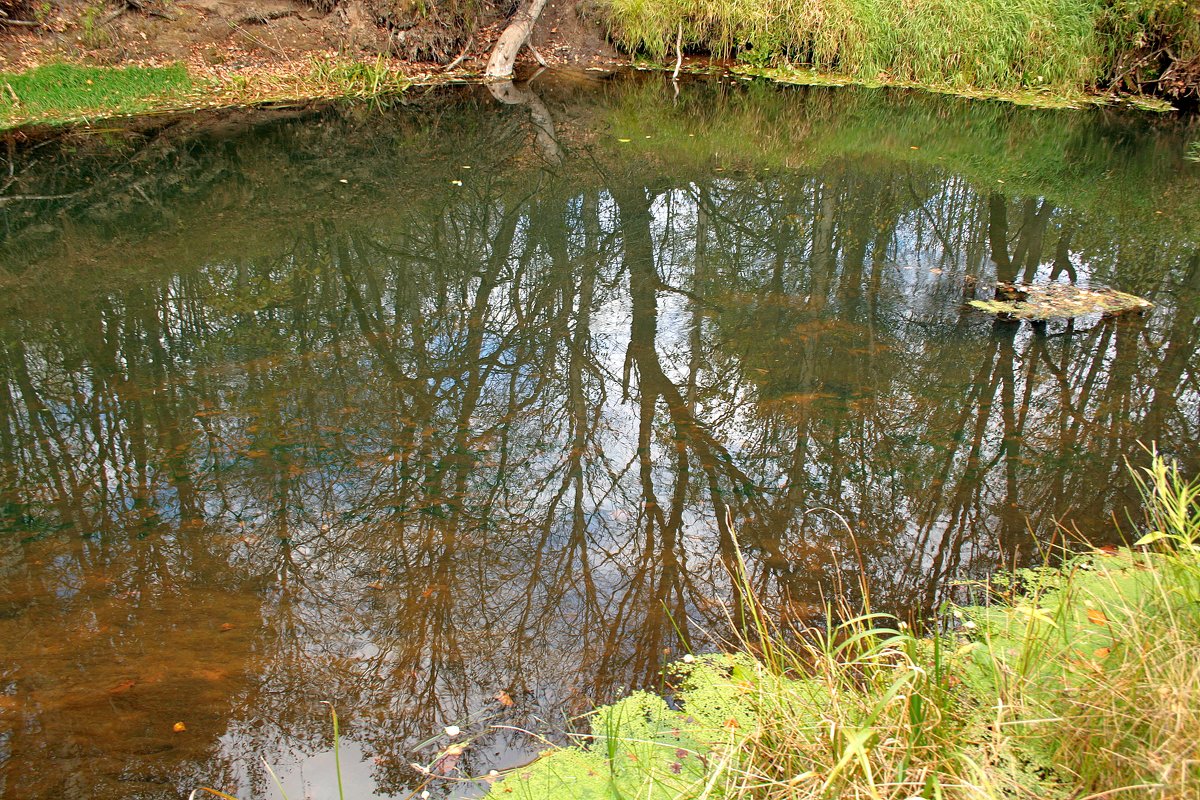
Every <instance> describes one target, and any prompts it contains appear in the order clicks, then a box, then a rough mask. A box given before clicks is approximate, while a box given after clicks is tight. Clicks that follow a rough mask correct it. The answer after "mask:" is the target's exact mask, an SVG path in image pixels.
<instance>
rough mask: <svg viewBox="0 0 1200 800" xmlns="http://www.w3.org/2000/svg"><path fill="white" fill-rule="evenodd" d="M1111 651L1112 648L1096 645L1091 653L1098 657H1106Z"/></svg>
mask: <svg viewBox="0 0 1200 800" xmlns="http://www.w3.org/2000/svg"><path fill="white" fill-rule="evenodd" d="M1111 652H1112V650H1111V649H1109V648H1107V647H1097V648H1096V652H1094V653H1092V655H1093V656H1095V657H1096V658H1098V659H1105V658H1108V654H1109V653H1111Z"/></svg>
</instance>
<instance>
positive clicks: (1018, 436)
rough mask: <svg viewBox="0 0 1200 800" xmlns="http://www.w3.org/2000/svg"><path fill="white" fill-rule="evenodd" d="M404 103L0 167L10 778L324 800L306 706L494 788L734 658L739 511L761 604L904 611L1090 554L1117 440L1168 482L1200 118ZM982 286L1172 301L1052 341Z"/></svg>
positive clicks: (1193, 249) (404, 770) (1199, 422)
mask: <svg viewBox="0 0 1200 800" xmlns="http://www.w3.org/2000/svg"><path fill="white" fill-rule="evenodd" d="M417 94H418V93H414V94H413V95H412V96H410V97H409V98H408V99H407V101H406V103H405V104H404V105H396V106H394V107H390V108H379V107H364V106H338V107H330V108H321V109H285V110H277V111H275V112H272V113H268V114H264V115H261V116H258V115H237V116H235V117H227V118H224V119H222V120H218V121H215V122H214V121H212V120H205V119H199V120H197V119H194V118H186V119H182V120H177V121H169V122H167V123H161V124H156V125H154V126H153V127H145V126H142V127H138V126H134V127H133V128H124V127H123V128H120V129H114V130H110V131H105V132H101V133H97V134H91V135H80V136H71V137H67V138H64V139H60V140H55V141H49V142H26V143H23V144H22V143H16V144H15V145H14V146H13V147H12V148H10V151H9V156H8V161H7V164H6V165H5V166H6V167H8V168H9V170H8V174H9V175H10V176H11V178H12V179H11V180H10V181H9V182H8V183H7V184H6V188H5V189H4V192H3V194H4V196H5V197H4V199H3V205H0V217H2V218H3V219H2V220H0V221H2V224H3V227H2V228H0V235H2V239H0V291H2V296H0V797H4V798H13V799H14V800H16V799H17V798H21V799H23V800H24V799H30V800H32V799H35V798H36V799H38V800H40V799H41V798H84V797H105V798H168V797H185V796H186V795H187V793H188V792H189V791H191V790H192V789H193V788H195V787H197V786H200V785H208V786H214V787H217V788H220V789H223V790H225V791H229V792H232V793H235V794H237V795H239V796H240V797H242V798H247V799H248V798H272V797H278V794H277V792H276V790H275V789H274V788H273V787H272V786H271V784H270V779H269V777H268V775H267V773H266V771H265V769H264V768H263V766H262V763H261V761H260V759H265V760H266V761H267V762H269V763H270V764H271V765H272V766H273V767H274V768H275V769H276V770H277V771H278V772H279V774H280V776H281V778H282V779H283V780H284V782H285V784H286V786H287V788H288V790H289V797H291V798H299V797H307V796H313V797H325V798H327V797H333V796H335V794H334V791H335V784H334V776H333V769H332V768H333V758H332V731H331V728H330V724H329V720H328V716H327V711H326V709H325V707H324V706H323V705H322V702H323V701H330V702H332V703H333V704H334V705H335V706H336V708H337V709H338V711H339V713H340V714H341V715H342V722H343V737H342V767H343V771H344V773H345V778H346V782H347V796H349V797H363V796H369V795H370V794H371V793H372V792H375V793H377V794H378V795H381V796H398V797H405V796H407V795H408V794H409V792H410V791H412V790H414V789H419V788H420V787H421V785H422V778H421V777H420V775H419V774H418V773H417V772H416V771H414V770H413V769H412V768H411V767H410V763H412V762H428V760H429V759H430V758H431V757H432V755H433V752H434V751H433V748H430V747H427V746H423V745H422V743H423V742H426V741H427V740H429V739H430V738H431V737H433V736H435V735H436V734H437V733H438V732H439V731H440V730H441V728H442V726H444V725H448V724H457V725H459V726H461V727H463V728H464V729H466V730H468V731H470V732H471V733H472V734H473V735H474V734H477V735H478V736H477V738H475V739H474V740H473V743H472V745H471V747H470V748H469V749H468V750H467V752H466V754H465V756H464V759H463V762H462V764H461V765H460V769H459V771H458V772H457V773H456V775H458V776H462V777H467V776H474V775H480V774H483V773H486V772H487V770H489V769H492V768H496V767H500V768H502V767H504V766H508V765H512V764H516V763H520V762H521V761H523V760H525V759H527V758H529V757H530V756H531V755H532V754H534V753H536V752H537V751H538V750H539V749H540V748H541V747H542V745H541V744H540V743H539V741H538V740H537V739H535V738H533V737H531V736H530V735H528V734H526V733H522V732H521V731H519V730H517V729H525V730H530V731H540V732H550V733H557V732H561V731H562V730H564V729H565V728H567V727H569V726H570V720H571V719H572V718H573V717H574V716H575V715H578V714H580V713H582V712H585V711H587V710H588V709H589V708H591V707H592V706H593V705H594V704H596V703H601V702H605V701H607V700H609V699H611V698H613V697H614V696H617V695H619V694H620V693H621V691H622V690H623V689H625V688H627V687H634V686H652V687H653V686H655V685H658V682H659V678H658V670H659V669H660V667H661V666H662V664H663V663H664V662H665V661H666V660H669V659H670V658H672V657H676V656H678V655H679V654H680V653H682V652H684V651H685V648H689V647H690V648H694V649H701V650H702V649H705V648H711V647H716V646H719V645H718V644H716V643H715V642H716V640H719V639H720V638H721V637H722V636H724V635H725V633H726V630H725V626H724V624H723V619H724V612H723V610H722V605H721V602H722V601H723V600H724V599H726V598H727V597H728V576H727V572H726V563H727V562H728V560H729V559H730V557H731V555H732V553H733V548H734V547H735V542H734V540H733V538H732V535H731V531H730V529H729V528H728V527H727V525H726V520H727V519H728V520H730V521H732V523H733V525H734V526H735V528H736V530H737V532H738V533H737V535H738V538H739V540H740V544H741V547H742V548H743V552H744V553H745V555H746V558H747V559H748V563H749V565H750V568H751V570H752V573H753V580H754V582H755V584H756V585H758V586H759V587H760V588H761V591H762V592H763V594H764V596H765V597H766V598H767V599H768V602H769V603H770V604H771V605H772V607H773V608H774V609H775V610H776V612H777V613H778V614H779V615H781V616H783V617H787V618H793V619H804V620H810V621H815V620H818V619H820V618H821V616H822V611H821V603H822V602H823V600H822V598H836V597H839V596H843V595H845V596H847V597H848V599H849V602H851V603H854V602H857V600H858V598H857V596H856V595H855V593H854V589H853V587H856V586H857V585H858V582H859V579H860V578H862V579H864V580H865V581H866V582H867V583H868V585H869V587H870V590H871V592H872V595H873V600H874V603H875V605H876V607H879V608H884V609H890V610H893V611H895V612H897V613H899V614H902V615H907V616H920V615H921V614H924V613H927V612H928V611H929V610H930V609H931V608H934V607H936V605H937V604H938V603H939V602H940V601H941V600H942V599H943V598H945V597H946V596H947V592H948V591H950V590H949V589H948V588H947V583H948V581H949V580H950V579H954V578H961V577H970V576H978V575H982V574H986V573H988V572H989V571H991V570H993V569H995V568H996V567H997V566H998V565H1002V564H1005V563H1012V562H1013V561H1022V560H1026V559H1029V558H1030V557H1031V556H1033V555H1034V554H1035V553H1036V551H1037V549H1038V547H1039V546H1040V545H1042V544H1044V543H1047V542H1050V541H1052V540H1053V538H1054V537H1055V532H1056V530H1057V526H1059V525H1061V526H1065V527H1067V528H1070V529H1071V530H1074V531H1078V533H1079V534H1081V535H1084V536H1088V537H1091V538H1093V539H1096V540H1101V539H1103V540H1109V539H1111V538H1113V537H1114V535H1115V534H1114V533H1113V530H1112V522H1111V518H1112V517H1113V516H1114V515H1116V516H1118V517H1121V518H1123V517H1122V515H1123V514H1124V512H1125V510H1126V509H1127V508H1129V507H1131V506H1132V505H1134V504H1135V503H1136V497H1135V495H1134V492H1133V491H1132V487H1131V483H1130V481H1129V479H1128V476H1127V474H1126V467H1125V463H1124V459H1126V458H1130V459H1133V460H1134V461H1135V462H1136V461H1138V460H1140V459H1141V455H1140V453H1141V451H1140V449H1139V445H1138V442H1139V441H1151V440H1157V441H1158V442H1159V443H1160V447H1161V448H1162V449H1163V450H1165V451H1166V452H1168V453H1169V454H1171V455H1173V456H1175V457H1177V458H1179V459H1180V460H1181V462H1182V463H1183V465H1184V467H1185V469H1187V470H1189V471H1194V470H1195V468H1196V467H1197V466H1198V464H1197V462H1198V460H1200V459H1198V458H1197V456H1198V450H1197V438H1198V436H1200V418H1198V399H1200V394H1198V388H1200V387H1198V386H1197V376H1198V375H1200V369H1198V367H1200V364H1198V359H1197V339H1198V336H1200V333H1198V331H1200V329H1198V328H1197V324H1196V323H1197V317H1198V316H1200V236H1198V232H1200V202H1197V200H1198V199H1200V165H1195V164H1192V163H1190V162H1187V161H1186V160H1185V159H1184V158H1183V154H1184V153H1185V152H1186V148H1187V146H1188V144H1189V142H1190V141H1191V140H1193V139H1196V138H1200V135H1197V131H1196V128H1195V126H1189V124H1188V123H1186V122H1179V121H1176V120H1170V119H1151V118H1147V117H1143V116H1139V115H1134V114H1130V113H1124V112H1116V111H1106V112H1099V111H1097V112H1043V111H1032V110H1022V109H1017V108H1012V107H1007V106H1003V105H993V104H988V103H967V102H964V101H956V100H951V99H946V98H939V97H930V96H923V95H919V94H906V93H886V92H870V91H859V90H851V89H838V90H830V89H811V90H786V89H778V88H773V87H770V86H765V85H742V84H730V83H728V82H726V83H717V82H711V81H706V82H695V83H689V84H685V85H684V86H683V87H682V89H681V91H680V93H679V95H678V96H676V95H675V92H674V91H673V90H672V88H671V86H670V84H669V83H664V82H662V81H660V80H659V79H658V78H639V77H637V76H623V77H618V78H616V79H613V80H610V81H606V82H590V81H579V80H575V81H567V80H564V79H561V78H559V79H547V78H546V77H543V78H540V79H539V81H538V82H536V83H535V84H534V85H533V86H532V87H530V88H526V89H523V90H511V91H507V92H504V91H499V90H498V91H497V93H496V94H497V95H499V100H500V101H503V102H498V99H497V97H496V96H493V94H490V93H489V92H488V91H487V90H486V89H483V88H478V87H477V88H464V89H449V90H440V91H437V92H433V93H430V94H429V95H427V96H422V97H417V96H416V95H417ZM17 196H20V197H24V198H26V199H12V198H14V197H17ZM31 197H36V198H48V199H29V198H31ZM998 277H999V278H1007V279H1012V278H1015V277H1024V278H1025V279H1037V280H1060V281H1067V280H1075V281H1078V282H1080V283H1084V284H1104V285H1112V286H1116V287H1117V288H1121V289H1125V290H1128V291H1133V292H1137V293H1140V294H1142V295H1144V296H1146V297H1148V298H1149V299H1151V300H1152V301H1154V302H1155V303H1156V308H1155V310H1154V311H1153V312H1152V313H1150V314H1148V315H1146V316H1144V317H1137V318H1130V319H1125V320H1121V321H1116V320H1103V319H1099V318H1083V319H1078V320H1075V321H1074V322H1073V323H1072V324H1071V325H1070V326H1068V325H1067V324H1066V323H1064V322H1059V323H1055V324H1052V325H1051V326H1050V328H1049V330H1048V331H1047V332H1046V333H1047V334H1048V335H1045V336H1040V335H1036V334H1035V332H1034V331H1032V330H1031V329H1030V328H1029V327H1028V326H1008V325H996V324H994V323H993V321H992V320H990V319H989V318H987V317H986V316H984V315H982V314H980V313H979V312H975V311H971V310H969V309H967V308H966V307H965V306H964V304H963V303H964V300H965V299H967V298H969V297H971V296H975V295H976V294H978V295H979V296H984V295H985V294H986V292H985V290H984V288H983V287H984V286H985V285H986V284H987V282H989V281H992V280H994V279H996V278H998ZM843 520H844V521H845V524H843ZM847 525H848V526H849V527H850V528H851V529H853V530H854V532H855V537H854V538H853V539H852V538H851V537H850V535H849V534H848V532H847ZM510 701H511V705H509V702H510ZM176 722H182V723H184V726H185V727H186V730H185V731H183V732H175V731H173V729H172V728H173V725H174V724H175V723H176ZM429 788H430V790H431V791H432V792H433V794H434V795H435V796H439V795H444V794H460V795H471V794H472V793H474V794H478V793H479V789H478V787H477V786H475V785H472V784H463V783H452V782H446V781H441V782H437V783H435V784H434V785H432V786H430V787H429Z"/></svg>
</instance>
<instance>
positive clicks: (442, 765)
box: [429, 744, 466, 775]
mask: <svg viewBox="0 0 1200 800" xmlns="http://www.w3.org/2000/svg"><path fill="white" fill-rule="evenodd" d="M465 749H466V747H465V746H463V745H461V744H452V745H450V746H449V747H447V748H446V752H445V753H443V754H442V757H441V758H439V759H438V760H437V761H435V762H433V766H432V767H430V768H429V771H430V772H432V773H434V774H435V775H449V774H450V773H451V772H452V771H453V770H454V768H455V767H457V766H458V762H459V760H460V759H462V754H463V750H465Z"/></svg>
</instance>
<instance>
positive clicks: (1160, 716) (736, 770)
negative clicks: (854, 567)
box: [488, 454, 1200, 800]
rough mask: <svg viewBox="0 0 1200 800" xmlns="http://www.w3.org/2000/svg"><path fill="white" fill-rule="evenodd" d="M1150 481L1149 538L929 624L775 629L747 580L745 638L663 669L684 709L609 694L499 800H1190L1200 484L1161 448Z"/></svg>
mask: <svg viewBox="0 0 1200 800" xmlns="http://www.w3.org/2000/svg"><path fill="white" fill-rule="evenodd" d="M1141 480H1142V486H1143V489H1144V492H1145V506H1146V512H1147V513H1146V519H1145V520H1144V521H1143V523H1142V524H1140V525H1139V527H1141V528H1142V529H1143V530H1145V531H1147V533H1146V535H1144V536H1143V537H1142V538H1141V539H1140V541H1139V542H1138V545H1137V546H1135V547H1134V548H1124V549H1121V550H1107V551H1106V550H1097V551H1091V552H1088V553H1085V554H1083V555H1077V556H1074V557H1071V558H1069V559H1068V560H1067V561H1066V562H1065V563H1064V564H1062V565H1060V566H1057V567H1051V566H1044V567H1041V568H1038V569H1032V570H1024V571H1021V572H1019V573H1017V574H1015V575H1012V576H1008V578H1006V579H1005V578H1002V579H999V580H996V581H994V582H989V583H988V584H987V585H985V586H983V587H980V588H982V589H983V590H984V592H985V594H984V602H982V603H981V604H980V605H977V606H971V607H966V608H961V609H949V610H948V613H947V614H946V615H945V618H944V619H942V620H940V621H938V624H936V625H935V626H934V627H933V628H932V630H933V631H934V632H933V633H931V634H929V635H926V636H919V635H916V634H914V633H913V632H912V631H910V630H908V629H906V628H905V626H903V625H901V624H898V623H895V622H894V621H892V620H889V619H888V618H886V617H882V616H880V615H873V614H870V613H867V614H864V615H861V616H858V617H855V618H852V619H850V620H848V621H846V622H842V623H840V624H832V622H831V624H829V625H827V626H825V627H822V628H819V629H811V630H805V631H783V630H779V629H778V628H777V627H776V626H775V625H774V624H773V623H772V622H771V620H770V619H769V617H768V616H767V615H766V613H765V611H764V610H763V609H762V608H761V607H760V606H759V605H758V604H757V601H755V600H754V598H753V596H752V594H750V595H748V596H749V598H750V599H749V600H748V601H747V603H746V605H745V606H744V607H743V608H741V609H737V610H736V612H734V616H735V617H736V618H738V619H740V620H741V622H742V623H744V624H743V626H742V631H743V636H744V639H743V642H742V649H743V651H742V652H739V653H734V654H729V655H710V656H702V657H700V658H695V659H693V658H690V657H689V658H688V659H686V661H687V663H681V664H677V665H675V666H673V667H672V668H670V669H669V670H668V674H669V675H670V676H671V677H672V680H673V682H674V684H675V686H676V700H677V702H678V705H679V706H681V708H672V707H670V706H669V705H668V704H667V703H666V702H665V701H664V700H663V699H662V698H660V697H657V696H655V695H652V694H647V693H637V694H634V695H632V696H630V697H628V698H626V699H625V700H622V701H620V702H618V703H616V704H614V705H611V706H607V707H604V708H602V709H600V710H598V711H597V712H596V713H595V714H594V716H593V719H592V734H591V736H590V737H588V739H587V740H586V741H584V742H581V743H580V744H579V745H577V746H575V747H569V748H562V749H557V750H552V751H550V752H548V753H547V754H545V755H543V757H542V758H541V759H540V760H539V761H537V762H535V763H534V764H533V765H531V766H529V767H526V768H522V769H520V770H517V771H514V772H513V773H510V774H509V775H508V776H507V777H506V778H505V779H504V780H503V781H501V782H500V783H498V784H496V785H494V786H493V787H492V789H491V792H490V793H489V795H488V798H489V800H504V799H505V798H521V799H523V800H543V799H544V798H558V797H577V798H589V797H594V798H606V799H607V798H630V799H631V800H632V798H643V797H646V798H648V797H675V798H738V799H739V800H740V799H741V798H772V799H773V798H778V800H784V798H788V799H789V800H791V799H792V798H814V799H815V798H864V799H866V798H870V799H871V800H902V799H904V798H908V799H909V800H912V798H922V799H923V800H935V799H938V800H940V799H941V798H972V799H977V800H1001V798H1030V799H1032V798H1039V800H1045V799H1049V798H1063V800H1065V799H1066V798H1073V799H1075V800H1078V799H1079V798H1092V799H1093V800H1099V798H1108V797H1137V798H1156V799H1157V800H1196V798H1198V797H1200V737H1197V735H1196V733H1197V731H1200V503H1198V499H1200V483H1196V482H1188V481H1185V480H1183V479H1182V478H1181V477H1180V476H1179V474H1178V473H1177V472H1176V471H1175V469H1174V467H1172V466H1171V465H1169V464H1168V463H1167V462H1165V461H1164V460H1163V459H1162V458H1160V457H1159V456H1158V455H1157V454H1154V455H1153V458H1152V462H1151V466H1150V467H1149V468H1148V469H1146V470H1144V471H1143V472H1142V473H1141ZM743 575H744V573H743ZM739 580H740V581H741V582H742V585H743V589H744V590H745V589H748V588H749V586H748V584H747V583H746V582H745V580H744V578H739ZM751 652H753V653H756V655H750V653H751Z"/></svg>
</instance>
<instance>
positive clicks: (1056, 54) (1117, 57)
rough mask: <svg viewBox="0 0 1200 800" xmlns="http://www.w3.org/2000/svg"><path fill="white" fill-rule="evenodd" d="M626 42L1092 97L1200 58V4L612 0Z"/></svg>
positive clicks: (875, 76) (863, 74) (922, 80)
mask: <svg viewBox="0 0 1200 800" xmlns="http://www.w3.org/2000/svg"><path fill="white" fill-rule="evenodd" d="M608 15H609V25H610V29H611V32H612V35H613V37H614V39H615V40H616V41H617V42H619V43H620V44H621V45H622V46H624V47H625V48H627V49H628V50H630V51H631V52H641V53H645V54H647V55H648V56H649V57H651V58H653V59H663V58H664V57H666V56H667V55H668V54H670V53H673V52H674V48H675V43H676V37H677V35H678V34H679V32H680V30H681V29H682V39H683V43H684V48H685V49H688V50H691V51H705V52H709V53H712V54H714V55H717V56H729V55H734V56H737V57H738V58H739V59H741V60H742V61H745V62H747V63H750V64H754V65H758V66H766V65H778V64H781V63H790V64H796V65H803V66H807V67H811V68H813V69H816V70H819V71H822V72H831V73H839V74H844V75H849V76H852V77H854V78H856V79H860V80H872V81H873V80H883V81H895V82H906V83H918V84H927V85H932V86H939V87H951V88H954V87H960V88H968V87H986V88H992V89H1000V90H1019V89H1047V90H1052V91H1057V92H1077V91H1085V90H1092V89H1095V88H1097V87H1099V86H1102V85H1107V84H1109V83H1115V82H1119V81H1125V82H1127V83H1129V84H1130V86H1131V87H1133V86H1137V85H1140V84H1142V83H1145V82H1147V81H1150V80H1153V79H1154V78H1156V77H1157V73H1156V72H1155V70H1157V69H1158V61H1156V60H1154V59H1153V58H1151V57H1150V55H1149V54H1150V53H1151V52H1153V51H1156V50H1159V49H1162V50H1164V51H1167V52H1170V53H1171V54H1172V56H1173V57H1175V58H1176V59H1177V60H1178V61H1180V62H1185V61H1186V60H1187V59H1189V58H1191V57H1192V56H1194V55H1196V54H1197V53H1200V4H1198V3H1197V2H1196V0H922V2H919V3H914V2H911V0H822V1H821V2H807V0H761V1H759V0H755V2H749V1H748V0H608Z"/></svg>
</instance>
